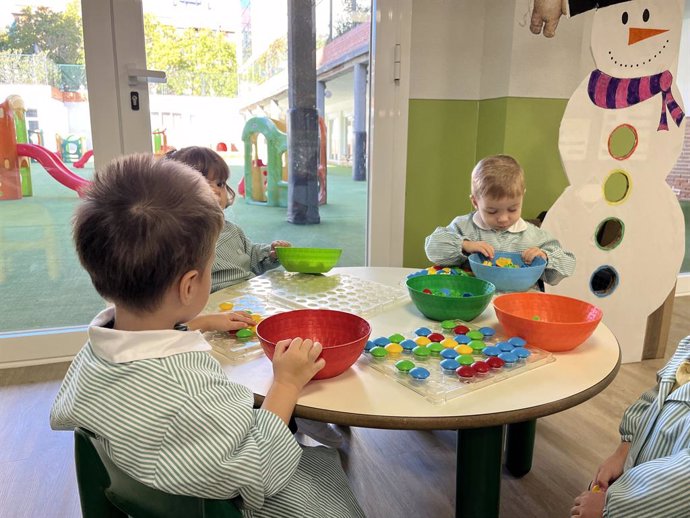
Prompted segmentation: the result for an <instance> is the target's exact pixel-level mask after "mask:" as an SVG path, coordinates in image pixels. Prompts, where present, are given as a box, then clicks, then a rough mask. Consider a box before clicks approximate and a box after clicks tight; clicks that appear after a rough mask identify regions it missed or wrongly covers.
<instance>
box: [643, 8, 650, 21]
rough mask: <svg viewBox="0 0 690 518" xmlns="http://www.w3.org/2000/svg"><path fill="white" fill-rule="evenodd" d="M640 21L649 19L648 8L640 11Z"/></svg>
mask: <svg viewBox="0 0 690 518" xmlns="http://www.w3.org/2000/svg"><path fill="white" fill-rule="evenodd" d="M642 21H644V22H648V21H649V9H645V10H644V12H643V13H642Z"/></svg>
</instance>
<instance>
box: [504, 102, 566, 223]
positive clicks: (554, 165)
mask: <svg viewBox="0 0 690 518" xmlns="http://www.w3.org/2000/svg"><path fill="white" fill-rule="evenodd" d="M567 102H568V101H567V99H528V98H521V97H511V98H509V99H508V116H507V117H506V139H505V147H504V151H503V152H504V153H506V154H508V155H512V156H514V157H515V158H516V159H517V160H518V162H520V164H521V165H522V168H523V169H524V170H525V180H526V183H527V193H526V194H525V202H524V204H523V208H522V216H523V217H524V218H525V219H530V218H534V217H536V216H537V215H538V214H539V213H540V212H541V211H543V210H547V209H548V208H549V207H551V205H553V203H554V202H555V201H556V198H558V197H559V196H560V195H561V193H562V192H563V190H564V189H565V188H566V187H567V186H568V179H567V177H566V176H565V172H564V170H563V165H562V164H561V156H560V154H559V152H558V129H559V128H560V126H561V119H562V118H563V112H564V111H565V106H566V104H567Z"/></svg>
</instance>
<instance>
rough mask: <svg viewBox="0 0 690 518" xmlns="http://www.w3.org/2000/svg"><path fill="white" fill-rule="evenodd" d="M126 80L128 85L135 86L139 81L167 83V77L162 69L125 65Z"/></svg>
mask: <svg viewBox="0 0 690 518" xmlns="http://www.w3.org/2000/svg"><path fill="white" fill-rule="evenodd" d="M127 81H128V83H129V86H136V85H138V84H139V83H167V82H168V78H167V77H166V75H165V72H164V71H162V70H148V69H146V68H136V67H135V66H134V65H127Z"/></svg>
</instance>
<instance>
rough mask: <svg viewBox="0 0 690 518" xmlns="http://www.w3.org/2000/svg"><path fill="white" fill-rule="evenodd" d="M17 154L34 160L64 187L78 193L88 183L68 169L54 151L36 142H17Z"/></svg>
mask: <svg viewBox="0 0 690 518" xmlns="http://www.w3.org/2000/svg"><path fill="white" fill-rule="evenodd" d="M17 154H18V155H19V156H28V157H29V158H33V159H34V160H36V161H37V162H38V163H39V164H41V165H42V166H43V168H44V169H45V170H46V171H48V174H49V175H50V176H52V177H53V178H55V179H56V180H57V181H58V182H60V183H61V184H62V185H64V186H65V187H69V188H70V189H72V190H74V191H77V194H80V193H81V190H82V189H83V188H84V187H86V186H87V185H88V184H89V181H88V180H85V179H84V178H82V177H81V176H79V175H76V174H74V173H73V172H72V171H70V170H69V169H68V168H67V166H65V164H64V163H63V162H62V160H60V159H59V158H58V157H57V155H56V154H55V153H53V152H52V151H50V150H49V149H46V148H44V147H43V146H39V145H37V144H17Z"/></svg>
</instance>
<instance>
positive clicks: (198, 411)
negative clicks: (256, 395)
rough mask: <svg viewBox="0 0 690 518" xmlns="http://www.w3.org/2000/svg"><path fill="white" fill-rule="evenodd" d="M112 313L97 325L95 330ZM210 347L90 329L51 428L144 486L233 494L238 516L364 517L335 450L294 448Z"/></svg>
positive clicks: (191, 340) (196, 341) (158, 335)
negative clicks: (79, 431) (87, 441)
mask: <svg viewBox="0 0 690 518" xmlns="http://www.w3.org/2000/svg"><path fill="white" fill-rule="evenodd" d="M112 315H113V312H112V309H109V310H106V311H105V312H104V313H101V315H99V317H97V318H98V319H99V321H100V324H101V325H103V324H105V323H107V322H108V317H110V318H112ZM208 349H209V346H208V344H207V343H206V342H205V341H204V340H203V338H202V336H201V334H200V333H198V332H184V331H172V330H171V331H140V332H125V331H117V330H113V329H108V328H104V327H96V326H93V327H90V328H89V341H88V342H87V343H86V345H85V346H84V347H83V348H82V349H81V351H80V352H79V353H78V354H77V356H76V357H75V359H74V361H73V362H72V365H71V366H70V368H69V370H68V372H67V375H66V377H65V379H64V381H63V382H62V386H61V387H60V390H59V393H58V395H57V398H56V400H55V403H54V404H53V407H52V410H51V415H50V423H51V427H52V428H54V429H60V430H72V429H74V428H75V427H77V426H80V427H83V428H86V429H89V430H91V431H93V432H94V433H95V434H96V435H97V436H98V437H99V438H100V440H102V441H103V444H104V446H105V449H106V451H107V452H108V455H109V456H110V457H111V458H112V459H113V461H114V462H115V463H116V464H117V465H118V466H119V467H120V468H122V469H123V470H124V471H126V472H127V473H128V474H130V475H131V476H132V477H134V478H136V479H137V480H140V481H141V482H143V483H144V484H147V485H149V486H152V487H156V488H158V489H161V490H163V491H167V492H170V493H175V494H183V495H192V496H199V497H204V498H216V499H228V498H234V497H236V496H238V495H239V496H241V497H242V501H243V509H242V513H243V515H244V516H246V517H275V518H283V517H293V516H304V517H320V518H327V517H328V518H331V517H342V518H350V517H361V516H364V514H363V513H362V511H361V509H360V507H359V505H358V504H357V501H356V499H355V497H354V496H353V494H352V491H351V489H350V487H349V484H348V480H347V477H346V476H345V473H344V472H343V469H342V467H341V465H340V460H339V457H338V453H337V451H336V450H332V449H329V448H324V447H318V448H302V447H301V446H300V445H299V444H298V443H297V441H296V440H295V438H294V437H293V435H292V434H291V433H290V430H289V429H288V427H287V426H286V425H285V424H284V423H283V422H282V421H281V420H280V419H279V418H278V417H277V416H276V415H275V414H273V413H272V412H269V411H267V410H261V409H255V408H253V394H252V392H251V390H249V389H248V388H247V387H245V386H243V385H239V384H236V383H233V382H231V381H229V380H228V378H227V376H226V375H225V373H224V372H223V371H222V369H221V368H220V365H219V364H218V363H217V362H216V360H214V359H213V357H211V356H210V354H209V353H208ZM104 357H106V358H108V359H105V358H104Z"/></svg>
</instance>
